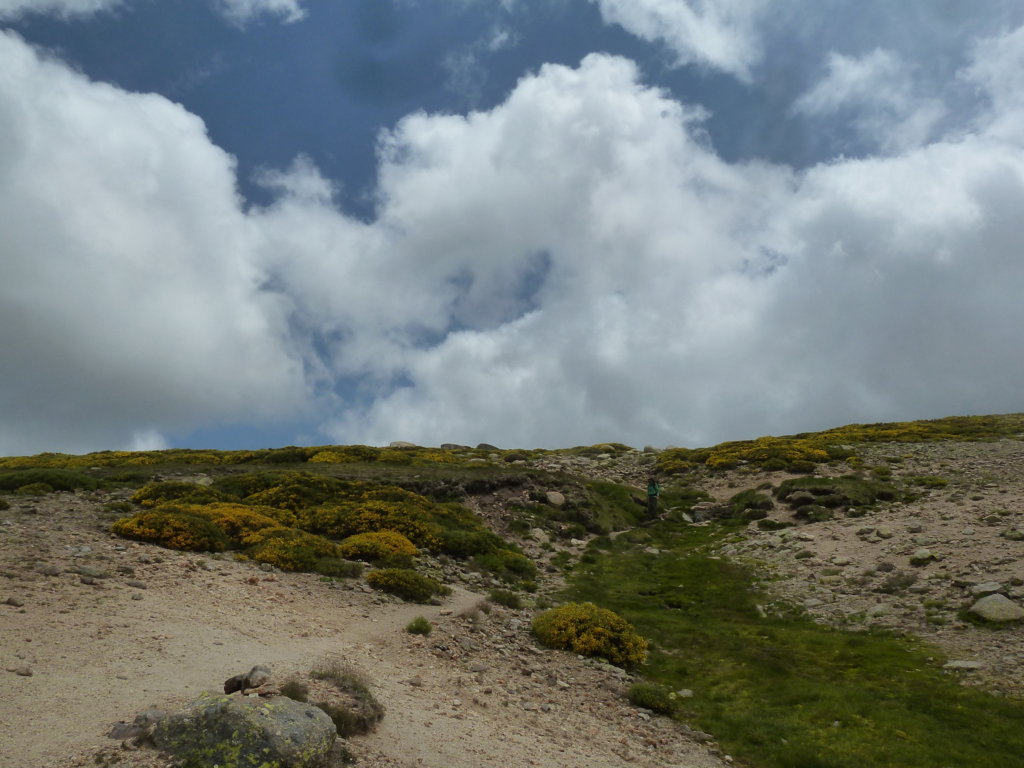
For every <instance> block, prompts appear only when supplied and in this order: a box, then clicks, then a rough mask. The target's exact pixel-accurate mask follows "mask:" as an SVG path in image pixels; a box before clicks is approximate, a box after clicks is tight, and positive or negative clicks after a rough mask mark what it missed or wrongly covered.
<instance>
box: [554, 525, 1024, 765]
mask: <svg viewBox="0 0 1024 768" xmlns="http://www.w3.org/2000/svg"><path fill="white" fill-rule="evenodd" d="M722 535H727V530H723V529H715V528H694V527H684V526H680V525H677V524H673V523H660V524H658V525H657V526H654V527H652V528H650V529H646V530H642V531H633V532H630V533H626V534H623V535H621V536H619V537H618V538H617V539H615V540H614V541H608V540H607V539H604V540H603V544H602V547H601V548H600V549H598V548H596V547H594V548H592V549H591V552H589V553H588V556H586V557H584V558H583V559H582V561H581V563H580V565H578V566H577V567H576V568H575V569H574V571H573V573H572V575H571V577H570V584H569V587H568V588H567V590H566V595H565V596H566V598H567V599H570V600H577V601H581V600H590V601H593V602H596V603H597V604H599V605H601V606H603V607H606V608H609V609H611V610H613V611H615V612H616V613H619V614H620V615H621V616H623V617H624V618H626V619H627V620H628V621H630V622H631V623H632V624H633V625H634V626H635V627H636V628H637V629H638V630H639V632H640V633H641V634H643V635H644V636H645V637H647V638H648V639H649V640H650V641H651V654H650V657H649V660H648V662H647V664H646V665H645V666H644V667H643V670H642V671H643V673H644V674H645V675H646V676H647V677H648V678H649V679H650V680H652V681H654V682H657V683H661V684H664V685H666V686H668V687H670V688H671V689H673V690H675V689H680V688H689V689H691V690H693V691H694V692H695V695H694V697H693V698H690V699H685V700H684V702H685V703H684V704H683V707H684V709H683V711H682V712H681V713H680V715H679V717H681V718H683V719H685V720H686V721H687V722H690V723H692V724H694V725H697V726H699V727H701V728H703V729H705V730H707V731H710V732H711V733H713V734H714V735H715V737H716V738H717V739H718V740H719V741H720V743H721V744H722V746H723V747H724V748H725V749H726V751H728V752H729V753H730V754H732V755H734V756H735V757H736V758H738V759H740V760H742V761H744V762H745V763H748V764H750V765H752V766H757V768H869V767H870V768H875V767H876V766H900V767H901V768H917V767H918V766H919V767H920V768H936V766H939V767H942V766H949V767H950V768H953V767H954V766H984V765H999V766H1022V765H1024V729H1022V728H1021V727H1020V723H1021V722H1022V721H1024V703H1022V702H1020V701H1014V700H1008V699H1005V698H998V697H996V696H993V695H990V694H988V693H986V692H984V691H981V690H977V689H971V688H965V687H961V686H959V685H957V684H956V682H955V681H953V680H952V679H951V678H950V677H948V676H946V675H944V674H943V673H942V672H941V670H940V669H939V667H940V666H941V662H942V659H941V658H940V652H939V651H938V650H937V649H934V648H931V647H928V646H925V645H923V644H920V643H918V642H915V641H913V640H911V639H907V638H902V637H898V636H895V635H892V634H888V633H883V632H869V631H862V632H845V631H839V630H835V629H830V628H827V627H825V626H822V625H819V624H815V623H814V622H812V621H810V620H809V619H808V618H806V617H804V616H802V615H801V612H800V611H796V610H793V611H789V612H787V613H786V615H776V616H770V617H768V618H764V617H763V615H762V613H761V611H759V610H758V604H759V603H764V602H765V601H766V599H767V598H765V597H764V595H762V594H761V593H760V591H759V589H758V587H757V583H756V580H755V578H754V575H753V574H752V573H751V572H749V571H748V570H746V569H745V568H743V567H741V566H739V565H736V564H734V563H731V562H729V561H728V560H725V559H719V558H717V557H714V556H713V555H712V554H711V551H712V544H713V542H714V541H715V540H716V538H717V537H719V536H722ZM650 548H655V549H658V550H661V552H660V554H650V553H648V552H645V551H644V550H645V549H650Z"/></svg>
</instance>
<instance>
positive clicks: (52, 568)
mask: <svg viewBox="0 0 1024 768" xmlns="http://www.w3.org/2000/svg"><path fill="white" fill-rule="evenodd" d="M39 572H40V573H41V574H43V576H60V575H61V573H62V571H61V569H60V568H58V567H57V566H56V565H44V566H43V567H42V568H40V569H39Z"/></svg>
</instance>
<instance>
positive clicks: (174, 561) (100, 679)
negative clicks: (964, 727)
mask: <svg viewBox="0 0 1024 768" xmlns="http://www.w3.org/2000/svg"><path fill="white" fill-rule="evenodd" d="M863 455H864V459H865V463H866V464H870V465H889V466H891V467H892V470H893V474H894V476H895V478H896V479H897V480H899V481H900V482H904V481H903V480H900V478H912V477H917V476H928V477H938V478H942V479H944V480H945V481H946V484H945V485H941V484H939V483H938V482H937V481H936V482H935V483H933V486H932V487H921V488H919V489H918V493H919V496H918V498H916V499H915V500H913V501H900V502H888V503H883V504H880V505H878V506H877V507H875V508H873V509H871V510H869V511H867V512H866V514H864V515H863V516H861V517H856V518H853V517H843V516H838V517H836V518H835V519H833V520H829V521H825V522H817V523H806V524H799V525H796V526H794V527H791V528H787V529H784V530H780V531H766V530H764V529H763V528H762V527H759V526H758V524H757V523H751V524H750V525H749V526H747V527H746V529H744V530H743V531H742V533H741V534H739V535H737V536H736V537H734V540H732V541H731V542H730V543H729V544H728V545H726V547H725V549H724V550H723V554H726V555H728V556H730V557H735V558H738V559H742V560H746V561H748V562H751V563H754V564H756V565H757V567H758V568H760V569H762V570H763V572H764V573H765V574H766V585H767V586H768V587H769V589H770V590H771V591H772V593H773V594H774V595H775V596H776V599H778V600H785V601H788V602H790V603H792V602H796V603H799V604H802V605H803V606H805V607H806V609H807V611H808V612H809V613H810V614H811V615H812V616H814V618H815V619H816V620H818V621H822V622H827V623H831V624H835V625H839V626H867V625H872V624H877V625H881V626H885V627H890V628H893V629H895V630H898V631H904V632H908V633H912V634H914V635H918V636H921V637H924V638H926V639H928V640H930V641H932V642H934V643H936V645H937V646H938V647H939V648H940V649H941V652H944V653H945V654H946V655H947V656H948V658H949V660H950V661H953V662H958V664H955V665H953V667H952V668H951V669H950V674H956V675H959V676H961V677H962V678H963V680H964V682H965V683H969V684H979V685H985V686H988V687H990V688H992V689H994V690H996V691H1001V692H1005V693H1010V694H1016V695H1020V694H1021V693H1022V692H1024V676H1022V673H1021V671H1020V670H1021V669H1022V666H1024V665H1022V664H1021V662H1024V642H1022V638H1024V629H1022V628H1021V627H1020V626H1019V625H1018V626H1015V627H1013V628H1010V629H1006V630H1002V631H992V630H991V629H987V628H983V627H979V626H976V625H975V624H973V623H970V622H968V621H965V620H964V618H963V617H964V614H963V613H962V612H963V610H964V609H965V608H967V607H969V606H970V605H971V604H972V603H973V602H974V600H976V599H977V598H978V597H979V596H980V595H982V594H985V593H988V592H993V591H995V592H998V593H1002V594H1005V595H1006V596H1007V597H1008V598H1009V599H1010V600H1012V601H1014V602H1015V603H1017V604H1024V542H1022V541H1021V540H1020V539H1021V538H1022V537H1020V536H1018V535H1017V532H1019V531H1020V529H1021V527H1022V526H1024V442H1020V441H999V442H992V443H942V444H939V443H928V444H911V445H907V444H899V445H875V446H869V447H866V448H864V449H863ZM534 461H535V463H536V465H538V466H539V467H540V468H543V469H546V470H549V471H551V472H553V473H566V474H565V476H566V477H569V476H578V477H591V478H604V479H613V480H615V481H618V482H626V483H629V484H632V485H635V486H637V487H638V492H639V487H640V486H641V485H642V483H643V481H644V478H645V477H646V475H647V473H648V472H649V471H650V468H651V465H652V462H653V456H652V455H650V454H644V453H641V452H632V453H627V454H623V455H620V456H614V455H606V456H594V457H585V456H565V455H561V456H560V455H555V456H546V457H542V458H540V459H536V460H534ZM833 471H836V472H838V471H839V470H833ZM558 476H560V475H558V474H554V475H552V477H553V478H554V477H558ZM786 477H788V476H787V475H783V474H765V473H761V472H752V471H750V472H748V471H744V470H743V469H739V470H734V471H732V472H728V473H722V474H715V475H710V474H706V475H701V476H697V477H694V478H692V481H693V482H695V483H696V484H697V485H698V486H699V487H701V488H703V489H704V490H706V491H707V492H708V494H709V495H710V496H711V498H712V499H714V500H715V502H716V503H718V504H721V503H724V502H726V501H727V500H728V499H729V498H731V497H732V496H733V495H734V494H736V493H737V492H739V491H741V490H744V489H748V488H756V487H758V486H762V485H763V484H765V483H771V484H774V485H777V484H778V483H779V482H781V481H782V480H783V479H785V478H786ZM552 482H553V483H554V482H555V481H552ZM908 482H909V481H908ZM547 490H550V491H553V492H559V493H561V492H564V493H566V494H571V493H572V488H571V483H570V485H569V487H555V486H554V485H553V486H552V487H551V488H549V489H547ZM523 493H525V491H519V490H511V491H505V492H502V493H493V494H488V495H484V496H476V497H471V498H470V499H469V500H468V501H469V503H470V505H471V506H473V507H474V508H475V509H477V510H478V511H480V512H481V513H482V514H483V515H484V516H485V517H486V518H487V519H488V520H489V521H490V522H491V523H492V524H493V525H494V526H495V527H497V528H499V529H502V530H503V531H505V532H507V531H508V530H509V528H508V523H509V520H508V519H507V516H508V515H509V514H512V513H510V512H507V508H508V507H509V505H510V504H514V503H516V502H522V501H525V500H526V499H522V498H519V497H518V496H517V494H523ZM122 495H123V494H122ZM112 498H116V494H115V495H114V496H112V495H111V494H109V493H106V492H91V493H85V492H80V493H57V494H50V495H47V496H44V497H20V498H14V500H13V502H12V506H11V508H10V509H8V510H5V511H2V512H0V671H2V674H3V677H4V681H5V695H4V696H3V697H0V742H2V743H3V744H4V749H3V750H0V768H7V767H8V766H9V767H10V768H15V766H17V768H36V767H39V768H44V767H45V768H71V767H72V766H85V765H97V764H99V765H103V764H107V765H113V764H115V763H116V764H118V765H122V766H129V767H132V766H134V767H136V768H143V767H146V766H148V767H149V768H155V767H157V766H161V767H162V766H168V765H170V763H169V761H168V760H166V759H164V758H161V757H160V756H159V755H157V754H155V753H153V752H150V751H148V750H129V749H125V748H124V747H123V746H122V744H121V743H120V742H119V741H117V740H112V739H107V738H106V737H105V735H104V734H105V733H106V732H107V731H108V730H109V729H110V727H111V726H112V725H113V724H115V723H116V722H118V721H121V720H131V719H132V718H133V717H134V715H135V714H136V713H138V712H141V711H142V710H144V709H146V708H147V707H150V706H158V707H173V706H175V705H177V704H180V703H183V702H184V701H186V700H188V699H190V698H192V697H194V696H195V695H197V694H198V693H199V692H201V691H203V690H213V689H216V688H218V686H219V685H220V683H221V682H222V681H223V680H224V679H225V678H227V677H229V676H230V675H232V674H235V673H237V672H240V671H244V670H246V669H248V668H249V667H250V666H252V665H253V664H255V663H266V664H269V665H270V666H271V667H272V668H273V670H274V675H275V679H276V680H283V679H285V678H286V677H288V676H289V675H293V674H302V673H304V672H306V671H308V670H309V669H310V668H311V667H313V666H314V665H315V664H317V663H318V662H320V661H322V660H324V659H328V658H340V659H342V660H344V661H345V662H346V663H349V664H351V665H353V666H354V667H356V668H357V669H359V670H361V671H363V672H364V673H365V674H366V676H367V677H368V678H369V679H370V680H371V681H372V688H373V691H374V693H375V695H376V696H377V697H378V698H379V699H380V700H381V701H382V703H383V704H384V706H385V708H386V710H387V713H386V715H385V717H384V719H383V721H382V722H381V724H380V726H379V728H378V729H377V731H376V732H374V733H373V734H371V735H369V736H365V737H358V738H354V739H352V740H350V742H349V744H348V747H349V749H350V751H351V752H352V753H353V755H354V756H355V760H356V765H360V766H438V768H440V766H446V767H450V766H454V767H455V768H459V767H460V766H465V768H469V767H470V766H474V767H475V766H480V765H497V764H502V763H507V764H515V765H535V766H549V767H550V768H555V767H556V766H559V767H562V766H569V767H571V766H620V765H627V764H628V765H637V766H650V767H651V768H654V767H655V766H659V767H662V766H663V767H668V766H683V765H685V766H692V767H694V768H703V767H705V766H707V767H710V766H722V765H726V764H728V762H730V761H731V758H729V757H728V756H726V755H724V754H722V752H721V751H720V750H719V749H718V747H717V746H716V744H715V743H714V740H713V735H709V734H702V733H699V732H695V731H693V730H691V729H688V728H686V727H685V726H680V725H679V724H676V723H673V722H671V721H668V720H666V719H665V718H660V717H655V716H652V715H651V714H650V713H648V712H645V711H643V710H639V709H637V708H635V707H632V706H630V705H629V704H628V703H627V701H626V698H625V689H626V687H627V684H628V678H627V677H626V676H625V675H624V673H622V672H621V671H620V670H617V669H615V668H613V667H608V666H604V665H599V664H596V663H594V662H587V661H583V660H581V659H579V658H577V657H575V656H573V655H571V654H567V653H564V652H559V651H551V650H548V649H544V648H541V647H539V646H538V645H537V644H536V642H535V641H534V640H533V638H532V637H531V636H530V634H529V632H528V628H529V621H530V617H531V615H532V612H531V611H529V610H518V611H517V610H510V609H508V608H503V607H500V606H494V605H490V604H488V603H486V601H484V600H483V598H482V594H483V593H484V592H485V591H486V588H487V587H488V586H489V585H488V584H486V583H483V582H481V581H480V579H479V577H477V576H476V575H473V574H468V573H463V572H461V571H460V570H459V569H451V568H449V570H448V576H449V578H452V579H455V580H456V582H457V583H456V585H455V586H456V589H455V593H454V594H453V595H452V596H451V597H450V598H447V599H446V600H445V602H444V604H443V605H441V606H414V605H408V604H405V603H401V602H398V601H396V600H395V599H393V598H390V597H387V596H383V595H381V594H379V593H375V592H373V591H371V590H369V588H368V587H367V586H366V585H365V583H364V582H362V581H353V582H339V581H322V580H320V579H319V578H318V577H316V576H312V575H306V574H282V573H277V572H274V571H272V570H261V569H260V568H257V567H256V566H254V564H252V563H239V562H235V561H234V560H232V559H230V558H227V557H224V558H220V557H216V558H214V557H205V556H198V555H194V554H187V553H179V552H172V551H167V550H161V549H157V548H154V547H151V546H147V545H142V544H137V543H135V542H129V541H124V540H121V539H117V538H115V537H112V536H111V535H110V534H109V533H108V532H107V529H108V526H109V523H110V522H111V521H112V519H114V518H115V517H116V515H114V514H112V513H109V512H106V511H104V506H103V505H104V504H105V503H107V502H109V501H110V500H111V499H112ZM711 506H712V507H714V505H711ZM770 517H772V518H773V519H776V520H779V521H781V522H795V521H794V518H793V517H792V513H791V511H790V510H789V509H788V508H785V507H783V506H782V505H781V504H779V505H777V506H776V507H775V509H773V510H772V511H771V512H770ZM523 543H524V546H526V547H527V549H528V551H530V552H532V553H533V554H534V555H536V556H537V557H538V558H541V557H545V558H547V557H550V556H551V554H552V552H553V551H557V550H552V549H550V548H547V549H545V548H543V547H541V546H540V543H541V542H539V541H537V540H531V537H530V535H529V534H527V535H526V537H525V538H524V539H523ZM554 544H555V546H556V548H558V547H565V548H568V549H569V550H570V551H573V552H578V551H579V550H580V547H581V544H582V542H579V541H576V542H573V541H566V542H564V543H558V542H555V543H554ZM921 549H927V550H929V552H930V554H931V557H929V558H928V559H927V561H926V562H924V563H922V564H920V565H912V564H911V562H910V560H911V557H912V556H914V554H915V553H917V552H918V550H921ZM546 578H547V579H548V580H549V581H550V584H549V585H548V586H552V585H556V584H557V578H558V575H557V573H556V572H546ZM543 586H544V585H542V587H543ZM766 610H771V606H770V605H769V606H766ZM417 615H423V616H426V617H427V618H428V619H429V620H430V621H431V622H432V625H433V627H434V629H433V632H432V633H431V634H430V636H429V637H421V636H417V635H410V634H408V633H406V632H405V631H404V627H405V625H406V624H407V623H408V622H409V621H410V620H411V619H412V618H414V617H415V616H417Z"/></svg>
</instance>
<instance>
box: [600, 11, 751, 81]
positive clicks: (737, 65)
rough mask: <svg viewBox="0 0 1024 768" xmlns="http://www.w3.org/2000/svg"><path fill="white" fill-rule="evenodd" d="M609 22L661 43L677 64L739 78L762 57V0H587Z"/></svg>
mask: <svg viewBox="0 0 1024 768" xmlns="http://www.w3.org/2000/svg"><path fill="white" fill-rule="evenodd" d="M591 1H592V2H595V3H597V5H598V7H599V8H600V10H601V15H602V17H603V18H604V20H605V22H606V23H608V24H618V25H619V26H621V27H623V28H624V29H626V30H627V31H629V32H631V33H632V34H634V35H636V36H637V37H640V38H643V39H644V40H648V41H651V42H655V41H657V42H661V43H664V44H665V45H666V46H668V48H669V49H670V50H671V51H672V52H673V53H674V55H675V59H676V63H677V64H678V65H683V64H692V63H696V64H701V65H705V66H710V67H713V68H715V69H721V70H723V71H725V72H728V73H730V74H732V75H735V76H737V77H739V78H741V79H748V78H749V77H750V73H751V68H752V67H753V66H754V65H755V64H756V63H757V62H758V60H759V59H760V56H761V45H760V39H759V36H758V22H759V20H760V17H761V15H762V14H764V13H766V12H767V11H768V10H769V5H768V4H766V3H764V2H763V0H591Z"/></svg>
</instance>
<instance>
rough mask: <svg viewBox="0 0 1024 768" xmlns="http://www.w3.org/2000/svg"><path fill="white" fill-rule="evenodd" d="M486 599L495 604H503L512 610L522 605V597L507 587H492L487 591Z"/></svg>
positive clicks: (516, 609)
mask: <svg viewBox="0 0 1024 768" xmlns="http://www.w3.org/2000/svg"><path fill="white" fill-rule="evenodd" d="M487 599H488V600H490V601H491V602H492V603H494V604H495V605H503V606H505V607H506V608H511V609H512V610H514V611H518V610H519V609H521V608H522V607H523V598H521V597H520V596H519V595H517V594H516V593H515V592H512V591H511V590H508V589H492V590H491V591H490V592H488V593H487Z"/></svg>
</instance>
